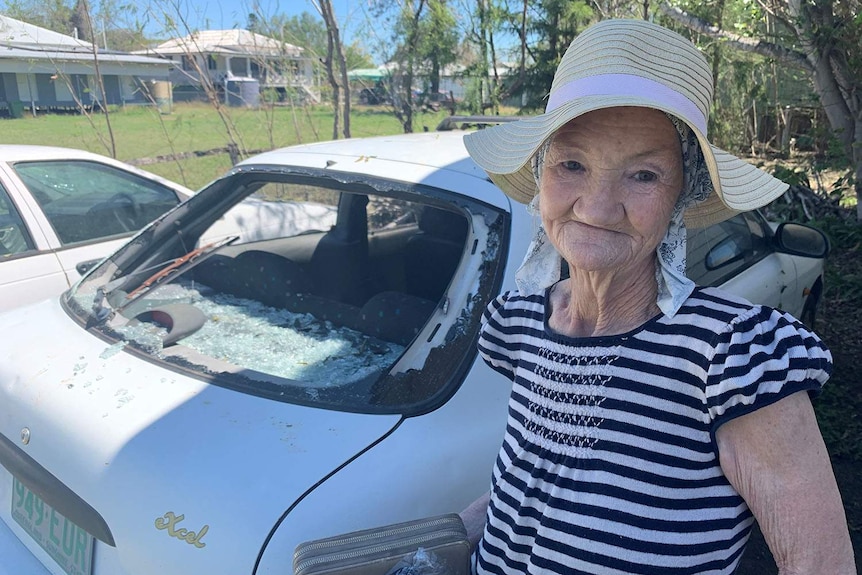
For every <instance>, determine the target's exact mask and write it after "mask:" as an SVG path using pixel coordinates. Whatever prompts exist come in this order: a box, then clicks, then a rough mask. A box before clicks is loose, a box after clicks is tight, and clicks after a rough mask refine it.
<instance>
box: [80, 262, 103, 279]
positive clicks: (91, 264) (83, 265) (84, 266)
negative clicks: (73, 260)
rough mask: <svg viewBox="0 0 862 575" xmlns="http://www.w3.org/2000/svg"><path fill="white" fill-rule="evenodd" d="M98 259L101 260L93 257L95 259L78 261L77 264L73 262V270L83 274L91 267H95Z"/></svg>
mask: <svg viewBox="0 0 862 575" xmlns="http://www.w3.org/2000/svg"><path fill="white" fill-rule="evenodd" d="M100 261H102V260H101V259H95V260H85V261H83V262H78V263H77V264H75V271H77V272H78V273H79V274H81V275H84V274H85V273H87V272H88V271H90V270H91V269H93V268H94V267H96V265H97V264H98V263H99V262H100Z"/></svg>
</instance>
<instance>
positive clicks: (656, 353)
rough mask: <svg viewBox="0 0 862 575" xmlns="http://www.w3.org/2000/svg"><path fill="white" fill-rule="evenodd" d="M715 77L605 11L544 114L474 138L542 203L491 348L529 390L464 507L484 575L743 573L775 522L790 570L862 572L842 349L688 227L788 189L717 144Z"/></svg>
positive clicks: (503, 177) (484, 162)
mask: <svg viewBox="0 0 862 575" xmlns="http://www.w3.org/2000/svg"><path fill="white" fill-rule="evenodd" d="M711 78H712V76H711V70H710V68H709V66H708V64H707V62H706V60H705V59H704V58H703V56H702V55H701V54H700V52H698V50H697V49H696V48H695V47H694V46H693V45H692V44H691V43H690V42H689V41H687V40H686V39H684V38H682V37H681V36H678V35H677V34H675V33H673V32H671V31H669V30H667V29H665V28H662V27H660V26H657V25H654V24H650V23H647V22H642V21H636V20H610V21H605V22H602V23H599V24H596V25H594V26H592V27H591V28H589V29H587V30H586V31H584V32H583V33H582V34H580V35H579V36H578V38H577V39H576V40H575V41H574V42H573V44H572V45H571V47H570V48H569V50H568V51H567V53H566V54H565V56H564V57H563V60H562V62H561V63H560V65H559V68H558V70H557V73H556V76H555V78H554V83H553V86H552V88H551V92H550V96H549V98H548V104H547V110H546V112H545V113H544V114H542V115H540V116H537V117H535V118H530V119H525V120H521V121H519V122H514V123H511V124H504V125H501V126H498V127H495V128H490V129H486V130H481V131H478V132H476V133H474V134H471V135H469V136H468V137H467V139H466V144H467V148H468V150H469V151H470V154H471V156H472V157H473V158H474V159H475V160H476V161H477V162H478V163H479V165H481V166H482V167H483V168H484V169H485V170H486V171H487V172H488V174H489V175H490V177H491V178H492V180H494V182H495V183H497V184H498V185H499V186H500V187H501V188H502V189H503V190H504V191H505V192H506V193H507V194H508V195H509V196H511V197H512V198H514V199H516V200H518V201H521V202H524V203H529V204H530V207H531V208H532V209H533V210H534V213H537V214H538V215H540V217H541V227H540V228H539V230H538V233H537V235H536V237H535V239H534V241H533V244H532V246H531V249H530V251H529V253H528V254H527V257H526V259H525V260H524V264H523V267H522V268H521V270H519V272H518V275H517V283H518V288H519V289H518V291H516V292H510V293H506V294H504V295H502V296H501V297H499V298H498V299H497V300H496V301H494V302H492V303H491V305H490V306H489V307H488V310H487V312H486V316H485V325H484V328H483V331H482V335H481V339H480V343H479V348H480V352H481V354H482V356H483V357H484V359H485V361H486V362H487V363H488V364H489V365H490V366H491V367H493V368H494V369H495V370H497V371H498V372H500V373H502V374H504V375H505V376H506V377H508V378H509V379H511V380H512V382H513V389H512V395H511V400H510V403H509V418H508V424H507V428H506V435H505V439H504V442H503V446H502V448H501V450H500V453H499V456H498V458H497V461H496V465H495V466H494V469H493V474H492V488H491V492H490V494H489V495H488V496H485V497H483V498H481V499H480V500H478V501H477V502H476V503H474V504H473V505H472V506H471V507H470V508H468V509H466V510H465V511H464V512H463V513H462V519H464V522H465V524H466V525H467V527H468V532H469V533H471V535H472V536H473V537H472V538H473V539H474V540H475V541H479V540H480V539H481V541H480V542H479V544H478V549H477V552H476V554H475V556H476V559H477V560H476V570H477V571H478V572H479V573H540V572H541V573H545V572H548V573H553V572H556V573H566V574H571V573H577V574H589V575H599V574H606V573H607V574H611V573H613V574H629V573H632V574H634V573H638V574H645V573H651V574H662V575H665V574H695V573H697V574H706V573H709V574H730V573H732V572H733V571H734V569H735V568H736V566H737V563H738V562H739V558H740V556H741V555H742V552H743V550H744V546H745V543H746V541H747V539H748V536H749V533H750V530H751V527H752V524H753V522H754V520H755V519H756V520H757V521H758V523H759V524H760V527H761V529H762V531H763V533H764V536H765V539H766V541H767V543H768V544H769V547H770V549H771V550H772V552H773V555H774V557H775V560H776V562H777V564H778V567H779V569H780V572H781V573H782V574H788V575H789V574H797V573H799V574H803V573H804V574H806V575H814V574H822V575H827V574H828V575H846V574H852V573H855V572H856V571H855V567H854V559H853V551H852V548H851V544H850V539H849V535H848V530H847V525H846V520H845V516H844V511H843V507H842V503H841V498H840V495H839V493H838V489H837V486H836V483H835V479H834V476H833V474H832V470H831V465H830V462H829V457H828V455H827V453H826V449H825V447H824V444H823V440H822V439H821V436H820V433H819V430H818V427H817V422H816V420H815V417H814V413H813V410H812V407H811V402H810V400H809V396H810V395H813V394H816V393H817V392H818V391H819V390H820V387H821V386H822V385H823V383H824V382H825V381H826V379H827V378H828V375H829V373H830V370H831V356H830V354H829V351H828V350H827V349H826V348H825V347H824V345H823V344H822V343H821V341H820V340H819V339H818V338H817V336H816V335H814V334H813V333H811V332H810V331H808V330H807V329H806V328H805V326H803V325H802V324H801V323H799V322H798V321H796V320H795V319H794V318H793V317H790V316H788V315H787V314H785V313H782V312H780V311H777V310H774V309H770V308H767V307H764V306H760V305H753V304H751V303H749V302H747V301H743V300H741V299H739V298H736V297H734V296H731V295H729V294H726V293H723V292H721V291H720V290H717V289H713V288H700V287H696V286H695V285H694V284H693V283H692V282H691V281H690V280H688V279H687V278H686V277H685V230H686V224H688V225H691V226H695V225H704V224H708V223H711V222H716V221H720V220H722V219H724V218H727V217H729V216H731V215H732V214H734V213H736V212H738V211H742V210H748V209H754V208H757V207H759V206H762V205H764V204H766V203H768V202H769V201H771V200H773V199H775V198H776V197H777V196H779V195H780V194H781V193H782V192H783V191H784V189H785V188H786V186H785V185H784V184H782V183H781V182H779V181H778V180H775V179H774V178H772V177H771V176H770V175H768V174H766V173H765V172H762V171H760V170H758V169H757V168H755V167H754V166H751V165H749V164H747V163H745V162H743V161H741V160H739V159H737V158H735V157H733V156H732V155H730V154H728V153H726V152H722V151H721V150H719V149H717V148H714V147H713V146H711V145H710V144H709V141H708V140H707V139H706V128H707V114H708V111H709V107H710V103H711V100H712V79H711ZM563 261H565V263H566V264H568V270H569V277H568V278H565V279H561V273H560V270H561V267H562V265H561V264H562V262H563Z"/></svg>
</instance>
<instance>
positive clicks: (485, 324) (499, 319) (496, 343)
mask: <svg viewBox="0 0 862 575" xmlns="http://www.w3.org/2000/svg"><path fill="white" fill-rule="evenodd" d="M516 293H517V292H506V293H504V294H502V295H500V296H498V297H497V298H496V299H494V300H492V301H491V303H489V304H488V307H487V308H485V313H484V314H483V315H482V328H481V331H480V332H479V355H481V356H482V359H483V360H485V363H487V364H488V366H490V367H491V368H492V369H494V370H495V371H498V372H500V373H502V374H503V375H505V376H506V377H507V378H509V379H514V378H515V368H516V365H517V359H516V353H517V348H516V347H514V346H513V341H512V338H511V337H508V335H510V334H509V332H510V331H511V325H510V321H509V314H508V313H507V311H506V304H507V303H508V301H509V299H510V298H512V297H514V296H515V294H516Z"/></svg>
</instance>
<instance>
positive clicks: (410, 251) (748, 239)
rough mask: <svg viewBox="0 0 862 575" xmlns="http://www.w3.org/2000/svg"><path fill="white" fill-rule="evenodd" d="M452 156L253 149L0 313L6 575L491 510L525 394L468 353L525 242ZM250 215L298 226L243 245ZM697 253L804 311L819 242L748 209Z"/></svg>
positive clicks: (101, 570)
mask: <svg viewBox="0 0 862 575" xmlns="http://www.w3.org/2000/svg"><path fill="white" fill-rule="evenodd" d="M462 138H463V132H460V131H450V132H444V133H423V134H415V135H401V136H393V137H379V138H374V139H357V140H345V141H336V142H329V143H320V144H314V145H305V146H300V147H295V148H288V149H283V150H279V151H274V152H269V153H265V154H262V155H260V156H257V157H255V158H253V159H250V160H247V161H246V162H244V163H242V164H240V165H239V166H237V167H236V168H234V169H233V170H232V171H231V172H230V173H228V174H227V175H226V176H225V177H224V178H222V179H220V180H217V181H215V182H214V183H213V184H211V185H210V186H208V187H206V188H205V189H203V190H202V191H200V192H198V193H197V194H195V195H194V196H192V197H191V198H190V199H189V200H187V201H186V202H184V203H183V204H182V205H181V206H179V207H178V208H176V209H174V210H172V211H171V212H169V213H167V214H166V215H164V216H162V217H160V218H158V219H157V220H156V221H155V222H154V223H152V224H151V225H150V226H148V227H146V228H144V230H143V231H142V232H141V233H140V234H138V235H137V236H136V237H135V238H133V239H132V240H131V241H130V242H129V243H128V244H126V246H125V247H123V248H122V249H120V250H119V251H117V252H116V253H115V254H113V255H112V256H110V257H109V258H108V259H107V260H105V261H104V262H103V263H101V264H100V265H99V266H97V267H96V268H94V269H93V270H91V271H90V272H89V273H88V274H87V275H86V276H85V277H84V279H83V280H81V281H80V282H79V283H78V284H77V285H76V286H75V287H73V288H72V289H71V290H69V291H68V292H67V293H66V294H64V295H63V296H62V297H61V298H59V299H55V300H53V301H45V302H41V303H38V304H35V305H31V306H28V307H23V308H19V309H16V310H13V311H11V312H7V313H6V314H3V315H2V316H0V333H2V334H4V345H3V346H0V464H2V467H0V557H2V558H3V559H2V561H0V575H7V574H14V575H37V574H38V575H44V574H47V573H52V574H54V575H62V574H68V575H141V574H146V575H151V574H154V573H158V574H159V575H195V574H205V575H218V574H225V575H238V574H254V575H263V574H267V575H274V574H284V573H289V572H291V564H292V559H293V553H294V549H295V548H296V546H297V544H299V543H300V542H303V541H307V540H310V539H315V538H319V537H324V536H328V535H334V534H339V533H344V532H348V531H352V530H356V529H361V528H366V527H373V526H379V525H384V524H389V523H395V522H399V521H405V520H410V519H415V518H420V517H426V516H430V515H435V514H438V513H446V512H456V511H459V510H461V509H462V508H463V507H464V506H466V505H467V504H468V503H469V502H471V501H473V500H474V499H475V498H476V497H477V496H479V495H480V494H481V493H482V492H484V491H485V490H487V489H488V488H489V485H490V483H489V482H490V475H491V467H492V465H493V462H494V457H495V455H496V453H497V450H498V448H499V446H500V441H501V439H502V436H503V430H504V425H505V420H506V412H507V399H508V395H509V389H510V387H509V385H508V382H507V381H506V380H505V379H504V378H503V377H502V376H500V375H499V374H497V373H495V372H494V371H492V370H491V369H489V368H488V367H487V366H486V365H485V364H484V362H482V361H481V360H480V359H477V352H476V338H477V333H478V330H479V325H480V318H481V315H482V312H483V310H484V309H485V306H486V303H487V302H488V301H489V300H490V299H491V298H493V297H494V296H496V295H497V294H498V293H500V292H501V291H503V290H506V289H511V288H513V286H514V280H513V278H514V272H515V270H516V269H517V267H518V265H519V264H520V262H521V260H522V257H523V254H524V253H525V251H526V248H527V245H528V242H529V240H530V237H531V235H532V231H533V229H534V225H535V223H534V222H533V220H532V217H531V216H529V215H528V214H527V211H526V210H525V208H524V206H522V205H519V204H514V203H513V202H511V201H510V200H509V199H508V198H507V197H506V196H505V195H503V193H502V192H501V191H500V190H499V189H498V188H497V187H495V186H494V185H493V184H492V183H491V182H490V181H489V180H488V179H487V177H486V176H485V174H484V173H483V172H482V171H481V170H480V169H479V168H478V167H477V166H476V165H475V164H474V163H473V162H472V161H471V160H470V159H469V158H468V156H467V154H466V152H465V151H464V147H463V144H462ZM243 198H247V199H245V200H243ZM248 202H252V203H253V204H254V205H256V206H257V208H255V210H256V211H260V210H262V209H263V207H262V206H266V205H271V206H272V209H273V213H279V214H286V215H285V218H288V217H290V218H292V217H296V218H297V221H296V222H287V221H285V222H283V226H281V227H270V228H269V229H268V231H267V232H266V233H254V231H253V230H254V229H255V228H256V224H255V223H254V222H253V221H248V220H247V217H246V216H242V215H240V216H237V215H236V214H237V213H239V214H243V213H246V214H247V213H248V207H247V206H248ZM232 214H233V215H232ZM289 214H295V216H289ZM225 221H233V222H234V223H238V222H244V223H245V228H244V229H242V230H240V229H237V227H236V226H235V225H234V224H231V225H226V224H225V223H224V222H225ZM691 249H692V251H691V260H692V273H693V275H695V276H696V277H697V278H698V279H699V280H700V281H701V282H702V283H706V284H710V285H724V286H726V287H728V288H729V289H730V290H731V291H733V292H735V293H737V294H740V295H743V296H746V297H750V298H752V299H754V300H755V301H758V302H763V303H768V304H770V305H773V306H779V307H783V308H785V309H788V310H790V311H793V312H794V313H799V314H801V313H802V311H803V306H804V305H805V302H806V301H809V302H811V301H812V294H813V291H812V290H814V291H816V288H815V286H816V285H817V284H818V282H819V281H820V279H819V278H820V276H821V274H822V269H823V259H822V258H823V257H824V256H825V253H826V249H827V244H826V242H825V238H824V236H823V235H822V234H820V233H819V232H817V231H815V230H812V229H810V228H807V227H805V226H800V225H793V224H787V225H785V226H780V227H779V228H778V229H777V230H776V231H775V232H773V230H772V229H771V228H770V226H769V225H767V223H766V222H765V221H764V220H763V219H762V218H761V216H760V215H758V214H757V213H752V214H746V215H741V216H738V217H737V218H735V219H734V220H731V221H730V222H728V223H725V224H722V225H720V226H716V227H714V228H709V229H708V230H706V231H704V232H702V233H700V234H693V237H692V243H691ZM806 290H808V291H806ZM814 299H815V300H816V296H815V297H814ZM809 305H812V304H809Z"/></svg>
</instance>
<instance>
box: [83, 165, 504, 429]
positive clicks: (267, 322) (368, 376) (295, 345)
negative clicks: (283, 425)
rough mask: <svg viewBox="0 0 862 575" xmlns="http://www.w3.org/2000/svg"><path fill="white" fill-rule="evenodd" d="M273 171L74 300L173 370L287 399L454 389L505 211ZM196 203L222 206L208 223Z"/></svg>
mask: <svg viewBox="0 0 862 575" xmlns="http://www.w3.org/2000/svg"><path fill="white" fill-rule="evenodd" d="M265 176H266V174H262V173H260V172H254V173H252V174H249V175H242V174H240V175H237V176H234V178H233V179H235V180H236V181H237V182H236V184H230V179H229V180H228V184H224V185H225V186H226V187H225V189H224V190H221V191H220V193H219V190H213V191H214V192H216V193H212V194H210V193H208V192H209V191H210V190H209V189H207V190H204V191H202V192H200V193H199V194H197V195H196V196H195V197H193V198H192V199H191V200H190V201H189V202H187V203H186V204H184V206H182V207H181V208H179V210H177V211H175V212H172V213H171V214H169V216H168V218H169V220H166V221H165V222H164V225H161V226H159V230H157V231H156V232H153V237H152V251H151V252H146V251H142V248H141V245H135V246H130V247H128V250H129V252H130V254H133V256H134V257H132V255H130V256H129V261H133V262H135V263H134V264H133V265H131V267H130V268H129V269H124V266H125V264H124V263H123V262H124V261H125V260H124V257H123V256H124V254H123V250H121V251H120V252H118V254H115V256H113V257H112V260H114V261H110V260H109V261H107V262H105V263H103V264H102V265H101V266H100V267H99V268H97V269H96V270H94V272H93V273H91V274H90V276H88V277H87V278H85V280H84V281H83V282H82V283H81V284H80V285H79V286H77V287H76V288H75V290H74V291H73V297H72V298H71V300H70V302H69V303H70V304H75V303H76V302H77V305H78V307H79V309H78V313H79V314H81V315H82V321H90V322H91V323H92V321H93V318H94V316H95V317H101V318H102V319H105V318H108V319H107V320H106V321H104V325H103V328H102V329H103V330H104V332H105V334H106V335H108V336H110V337H117V338H118V339H122V340H124V341H126V342H129V343H130V344H131V345H133V346H135V347H136V348H138V349H140V350H143V351H144V352H145V353H149V354H151V355H153V356H154V357H157V358H159V359H160V360H161V361H164V362H166V364H167V365H169V366H170V367H171V368H172V369H183V370H187V371H191V372H193V373H195V374H196V375H197V376H199V377H202V378H205V379H207V380H209V381H212V382H213V383H215V384H219V385H224V386H227V387H231V388H235V389H238V390H240V391H244V392H248V393H255V394H258V395H262V396H265V397H269V398H272V399H276V400H280V401H290V402H296V403H302V404H311V405H316V406H320V407H326V408H331V409H342V410H349V411H363V412H390V413H394V412H398V413H411V412H415V411H420V410H426V409H429V408H431V407H433V405H434V402H435V401H439V400H440V398H441V397H444V396H447V395H446V394H447V393H451V392H453V391H454V389H455V388H457V385H458V383H459V381H460V380H459V377H461V376H463V373H461V370H462V368H463V366H465V365H468V363H469V362H467V361H466V358H468V357H470V358H471V357H472V356H473V355H475V352H476V350H475V343H474V342H475V335H476V333H477V330H478V326H479V322H480V320H481V314H482V311H483V309H484V303H483V302H486V301H488V300H489V299H490V298H491V297H492V296H493V294H494V293H496V290H498V289H499V285H500V281H501V274H502V266H503V263H502V262H503V261H504V258H505V250H504V249H503V248H501V247H500V246H502V245H505V241H504V237H503V235H504V233H505V232H504V230H505V229H507V225H506V224H505V221H507V220H506V219H505V218H506V215H505V214H504V213H502V212H499V211H497V210H495V209H492V208H489V207H488V206H486V205H485V204H481V203H479V202H474V201H471V200H469V199H465V198H461V197H457V196H456V197H451V198H450V197H449V196H447V194H446V193H445V192H443V191H440V190H436V189H428V188H417V187H416V186H410V185H407V184H403V183H398V182H389V181H378V180H373V179H370V178H368V177H367V176H355V178H357V179H359V180H360V181H359V182H350V181H345V180H349V179H350V178H349V177H348V176H345V175H343V174H341V175H339V176H338V179H337V180H336V179H330V176H329V175H328V174H327V175H326V176H325V177H320V178H317V179H314V178H309V177H307V176H303V177H298V178H296V181H291V178H289V177H288V176H284V175H282V174H271V175H270V177H271V178H273V179H274V180H269V181H266V180H265ZM243 178H251V179H253V180H254V181H252V182H248V181H246V180H244V179H243ZM241 182H245V183H244V184H243V183H241ZM229 184H230V185H229ZM241 188H242V189H244V190H245V191H244V192H243V193H244V194H246V197H245V199H244V200H242V201H240V202H238V203H236V204H234V205H233V206H230V207H228V208H226V209H224V210H223V212H222V211H220V209H216V208H215V207H214V206H217V204H218V202H219V201H220V198H224V197H225V196H230V195H232V194H235V193H239V192H235V191H233V190H240V189H241ZM207 196H210V197H209V198H208V197H207ZM456 200H457V201H456ZM198 204H199V205H200V207H199V209H200V210H202V211H203V212H205V211H206V210H215V211H212V212H211V213H209V215H207V216H205V217H203V220H202V221H200V222H196V218H195V216H193V215H192V212H193V211H194V210H195V209H198V208H197V207H196V206H198ZM186 211H188V212H189V213H185V212H186ZM172 217H176V221H177V225H178V226H180V228H179V233H176V232H172V231H171V225H172V224H171V221H170V218H172ZM210 220H212V221H210ZM207 222H209V223H207ZM183 226H185V227H183ZM161 230H163V231H164V234H165V236H164V237H163V238H161V239H159V237H157V233H158V231H161ZM261 230H263V231H261ZM147 235H148V234H144V236H142V237H140V238H139V240H140V242H145V241H148V240H147V239H146V236H147ZM194 237H198V238H199V239H198V241H197V242H195V243H190V240H191V239H193V238H194ZM136 243H138V242H136ZM143 249H144V250H146V248H143ZM99 290H102V292H103V293H104V295H105V297H104V300H101V299H100V298H101V296H100V295H96V294H99ZM94 296H95V300H96V301H97V304H96V306H95V308H94V306H93V301H94ZM99 302H102V303H99Z"/></svg>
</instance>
